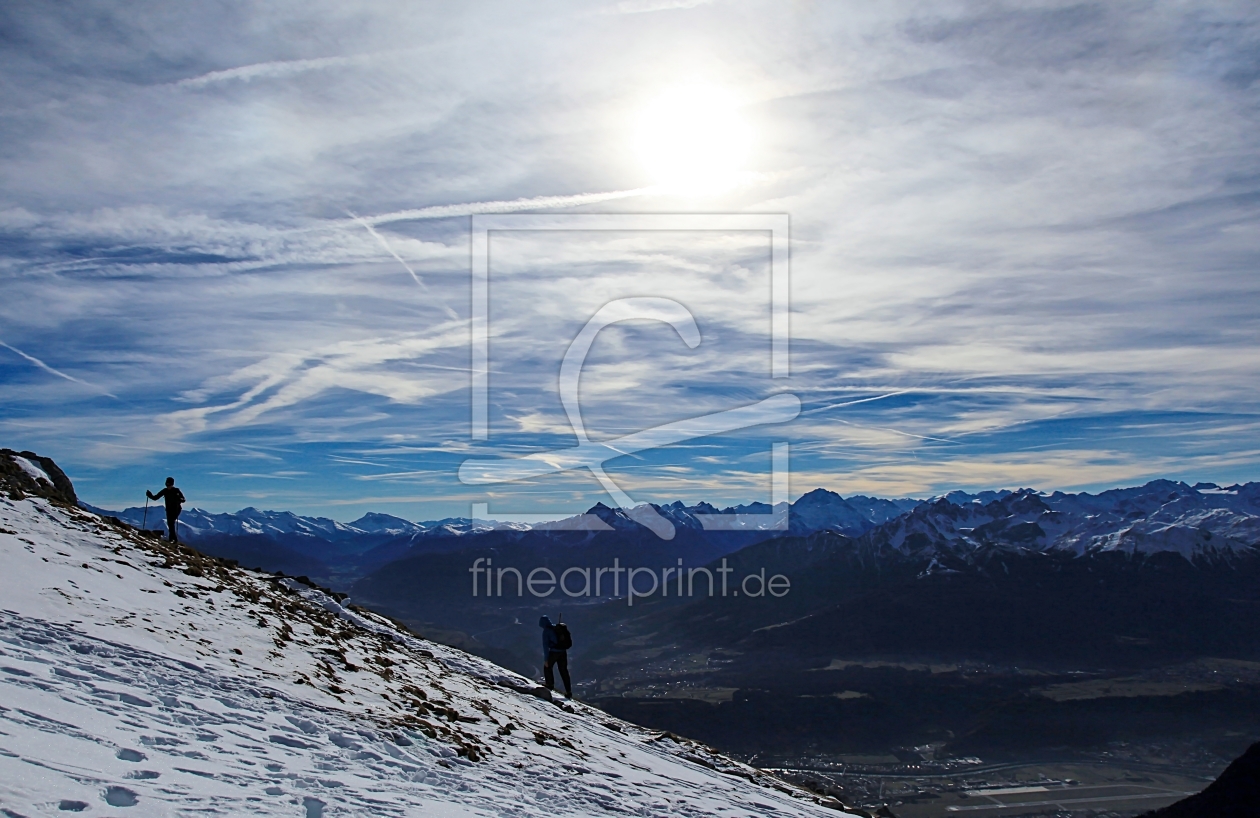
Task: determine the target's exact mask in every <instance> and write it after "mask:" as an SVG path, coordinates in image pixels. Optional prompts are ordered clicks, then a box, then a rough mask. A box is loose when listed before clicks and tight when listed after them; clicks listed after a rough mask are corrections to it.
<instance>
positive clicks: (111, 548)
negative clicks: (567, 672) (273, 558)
mask: <svg viewBox="0 0 1260 818" xmlns="http://www.w3.org/2000/svg"><path fill="white" fill-rule="evenodd" d="M14 496H16V495H11V496H10V498H9V499H3V498H0V564H2V565H3V566H4V570H3V571H2V572H0V620H2V621H3V628H2V630H0V808H2V810H3V814H4V815H7V816H15V815H20V816H34V815H54V814H64V812H65V811H71V812H74V811H78V812H80V813H81V814H84V815H106V814H108V815H114V816H117V815H136V816H157V815H193V814H197V815H205V814H210V815H289V816H303V815H305V816H308V818H312V817H317V816H321V815H326V816H336V815H373V816H377V815H426V816H428V815H433V816H473V815H478V816H489V815H502V816H522V818H524V817H525V816H533V815H544V814H545V815H598V814H604V813H613V812H615V813H618V814H623V815H642V816H648V815H661V816H665V815H731V816H735V815H740V816H754V815H755V816H766V815H781V816H807V815H811V816H819V815H835V814H836V813H835V812H834V802H832V805H831V807H832V808H829V807H828V806H824V805H823V803H822V801H821V800H820V799H819V798H818V797H817V796H814V795H813V794H812V793H808V792H805V791H803V790H798V789H795V788H793V787H790V786H788V785H786V784H784V783H782V782H780V781H778V780H777V779H773V778H771V777H769V776H767V775H765V774H763V773H760V772H759V771H756V770H754V769H752V768H750V767H746V766H744V765H740V764H737V763H735V762H732V761H730V760H728V759H725V758H723V757H721V756H718V755H717V754H715V753H713V752H712V751H710V750H708V749H707V748H705V747H703V746H700V745H697V744H694V743H692V742H688V741H685V740H682V739H675V738H674V737H671V736H661V735H660V734H658V733H653V732H650V731H647V730H644V729H641V728H638V727H635V726H632V725H630V724H627V723H625V722H620V721H618V720H617V719H614V718H612V717H610V716H608V715H606V714H604V713H602V712H600V711H597V710H594V709H591V708H588V707H587V706H585V705H582V704H579V703H573V704H567V703H561V702H559V701H557V702H554V703H553V702H551V701H547V700H545V699H543V698H540V697H539V696H538V695H535V693H537V692H538V691H537V685H536V684H535V683H534V682H532V681H530V680H528V679H525V678H524V677H521V676H518V675H516V674H514V673H511V672H509V671H506V670H503V669H501V668H499V667H497V666H495V665H492V664H490V663H488V662H485V661H483V660H480V659H477V658H475V657H472V656H469V655H467V654H463V653H461V652H459V651H456V650H453V649H449V648H444V647H441V646H439V645H436V644H434V643H430V642H427V641H424V640H421V639H418V638H415V637H412V636H410V635H407V634H404V633H402V632H400V631H399V630H397V629H395V628H394V627H393V626H392V625H391V624H390V623H389V622H387V621H386V620H384V619H382V618H380V617H377V616H375V615H372V614H369V613H367V612H364V611H360V610H358V609H354V608H343V607H342V606H341V605H340V604H338V603H337V602H336V601H335V600H333V599H331V598H329V597H327V596H325V595H324V594H322V593H321V592H319V591H317V590H314V589H310V588H306V587H305V586H300V585H297V584H296V583H295V582H293V581H291V580H277V579H276V578H274V577H271V576H270V575H265V574H256V573H252V572H247V571H243V570H240V569H237V568H234V567H229V566H227V565H223V564H220V563H219V562H217V561H214V560H210V559H207V558H204V557H201V556H200V555H199V554H197V553H196V552H194V551H191V550H189V549H184V548H180V547H178V546H175V547H170V546H167V545H166V544H165V543H163V542H161V541H159V540H154V539H149V538H146V537H142V536H141V535H139V534H137V533H135V532H133V531H131V530H130V529H124V528H119V527H115V526H112V525H110V524H108V523H106V522H104V521H102V520H101V519H100V518H98V517H96V516H95V515H92V514H90V513H89V512H86V511H83V510H80V509H77V508H74V507H71V506H69V505H68V504H64V503H59V502H54V501H51V500H49V499H47V498H42V497H31V498H26V499H12V498H13V497H14ZM578 670H579V672H580V669H578Z"/></svg>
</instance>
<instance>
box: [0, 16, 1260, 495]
mask: <svg viewBox="0 0 1260 818" xmlns="http://www.w3.org/2000/svg"><path fill="white" fill-rule="evenodd" d="M0 32H3V33H2V34H0V87H2V89H3V97H2V98H3V99H4V103H3V108H2V109H0V278H2V280H3V293H4V297H3V298H2V299H0V342H2V343H3V344H4V346H0V382H2V383H3V390H4V391H3V394H4V400H3V402H2V404H0V433H2V435H0V437H2V440H0V445H5V446H9V447H12V448H19V449H22V448H30V449H34V450H36V451H38V452H39V453H41V454H46V455H49V456H52V457H54V458H55V459H56V460H57V461H58V462H59V463H61V464H62V465H63V466H64V467H65V468H66V470H67V471H68V472H69V473H70V475H71V476H72V477H73V478H74V479H75V482H76V485H77V486H78V488H79V491H80V494H81V495H82V496H83V498H84V499H86V500H87V501H89V502H92V503H95V504H98V505H103V506H109V507H118V506H123V505H135V504H138V503H139V502H141V501H142V500H143V490H144V489H145V488H156V487H157V486H159V485H160V482H161V479H162V478H164V477H165V476H166V475H167V474H173V475H175V476H176V477H177V478H178V479H179V482H180V484H181V485H182V486H183V487H184V489H185V492H186V494H187V495H188V496H189V498H190V500H191V502H192V504H193V505H196V506H200V507H203V508H207V509H210V510H214V511H223V510H235V509H237V508H240V507H243V506H246V505H254V506H258V507H263V508H281V509H291V510H294V511H299V512H303V513H320V514H326V515H329V516H333V517H336V518H339V519H352V518H354V517H357V516H358V515H359V514H361V513H362V512H364V511H366V510H369V509H371V510H378V511H384V512H388V513H392V514H397V515H399V516H403V517H408V518H411V519H435V518H439V517H444V516H455V515H467V514H468V510H469V504H470V503H474V502H489V503H490V507H491V509H492V510H493V509H500V510H503V511H507V512H511V511H521V512H530V511H546V512H550V511H553V510H554V511H555V512H556V513H558V514H559V513H566V512H571V511H576V510H581V509H584V508H586V507H588V506H589V505H591V504H593V503H594V502H596V501H599V500H604V501H605V502H608V497H607V496H606V495H604V494H603V493H602V491H601V489H600V487H599V486H598V484H597V483H596V482H595V481H594V480H593V479H592V477H591V476H590V475H589V474H580V473H573V474H560V475H552V476H549V477H545V478H539V479H537V480H533V481H530V482H529V483H527V484H523V485H510V486H497V487H481V486H467V485H463V484H461V483H460V482H459V480H458V479H457V477H456V471H457V469H458V467H459V464H460V463H461V462H463V460H465V459H466V458H468V457H471V456H487V455H505V456H516V455H521V454H528V453H531V452H538V451H544V450H549V449H555V448H560V447H564V446H569V445H572V444H573V441H574V438H573V435H572V432H571V431H570V429H569V425H568V420H567V419H566V417H565V415H564V412H563V409H562V407H561V403H560V399H559V397H558V394H557V391H556V390H557V386H556V384H557V374H558V371H559V363H560V360H561V358H562V357H563V355H564V351H565V349H566V348H567V346H568V344H569V342H570V340H572V338H573V337H574V336H575V335H576V333H577V332H578V330H580V329H581V327H582V326H583V324H584V323H585V321H586V320H587V319H589V318H590V317H591V315H592V314H593V313H594V312H595V310H597V309H598V308H599V307H600V306H601V305H602V304H603V303H605V302H606V301H608V300H610V299H615V298H621V297H627V296H658V297H669V298H673V299H675V300H677V301H678V302H680V303H682V304H684V305H685V306H686V307H687V308H688V310H690V311H691V312H692V314H693V315H694V316H695V318H696V321H697V324H698V326H699V327H700V330H701V334H702V338H703V341H702V343H701V344H700V345H699V346H698V347H696V348H695V349H694V350H693V349H688V348H687V347H686V346H685V345H684V344H683V343H682V342H681V341H680V339H679V337H678V335H677V334H676V333H675V332H674V331H673V330H672V329H670V328H669V327H668V326H666V325H663V324H659V323H655V324H654V323H652V322H630V323H626V324H621V325H616V326H614V327H612V328H609V329H607V330H605V331H604V332H603V333H602V334H601V335H600V336H599V339H598V340H597V342H596V345H595V347H594V348H593V350H592V354H591V357H590V359H589V361H588V364H587V367H586V369H585V370H584V374H583V379H582V393H581V396H582V410H583V414H584V417H585V419H586V422H587V425H588V426H589V427H590V429H591V435H592V437H593V438H596V439H599V438H604V437H609V436H616V435H622V434H626V433H630V432H634V431H637V430H640V429H644V428H647V427H650V426H653V425H655V424H659V423H666V422H669V421H673V420H678V419H680V418H685V417H692V416H695V415H701V414H705V413H709V412H717V411H722V410H724V409H729V408H732V407H734V406H741V405H747V404H750V403H753V402H755V401H757V400H760V399H762V398H765V397H767V396H769V395H772V394H775V393H777V392H783V391H789V392H791V393H793V394H796V395H798V396H799V397H800V399H801V401H802V404H803V411H802V414H801V416H800V417H799V418H798V419H797V420H795V421H792V422H791V423H789V424H785V425H781V426H774V427H770V426H766V427H759V428H754V429H749V430H746V431H744V432H740V433H735V434H730V435H725V436H721V437H714V438H705V439H699V440H694V441H691V442H689V443H684V444H679V445H676V446H672V447H669V448H667V449H663V450H659V451H652V452H647V453H643V454H640V455H638V456H628V457H624V458H618V459H617V460H614V461H612V462H610V463H609V464H608V470H609V474H610V475H612V476H614V478H615V479H616V480H617V482H618V484H619V485H621V486H622V487H623V488H624V489H625V490H626V491H627V492H628V493H629V494H630V495H631V496H633V497H634V498H635V499H636V500H653V501H658V502H659V501H670V500H673V499H684V500H700V499H707V500H710V501H711V502H715V503H718V504H725V503H737V502H744V501H748V500H755V499H756V500H766V499H769V491H770V489H769V478H768V475H767V469H768V464H769V451H770V445H771V443H772V442H773V441H776V440H786V441H789V442H790V443H791V446H792V460H791V463H792V481H791V493H792V495H793V496H796V495H799V494H800V493H803V492H804V491H808V490H810V489H812V488H814V487H815V486H820V485H821V486H826V487H828V488H832V489H834V490H836V491H839V492H841V493H842V494H851V493H867V494H878V495H882V496H928V495H931V494H935V493H941V492H945V491H949V490H952V489H955V488H964V489H966V488H971V489H975V488H1000V487H1018V486H1034V487H1038V488H1042V489H1047V490H1049V489H1055V488H1066V489H1071V488H1090V489H1093V488H1102V487H1110V486H1114V485H1124V484H1133V483H1137V482H1144V481H1145V480H1146V479H1149V478H1152V477H1170V478H1176V479H1184V480H1188V481H1191V482H1194V481H1197V480H1211V481H1217V482H1222V483H1229V482H1235V481H1246V480H1252V479H1256V478H1257V476H1260V470H1258V468H1257V467H1258V465H1260V447H1258V446H1257V445H1256V443H1255V441H1256V440H1257V439H1258V438H1257V431H1258V429H1257V427H1258V425H1260V424H1258V423H1257V417H1258V414H1257V413H1258V412H1260V352H1257V348H1258V344H1257V342H1258V341H1260V337H1258V331H1260V276H1258V275H1257V270H1258V263H1260V238H1258V237H1260V230H1258V229H1257V228H1258V227H1260V224H1257V222H1258V221H1260V219H1258V215H1260V151H1258V147H1260V144H1258V143H1260V137H1258V136H1257V134H1260V121H1258V120H1260V116H1258V113H1260V105H1258V102H1260V81H1258V79H1260V12H1258V11H1257V10H1256V8H1255V5H1254V4H1253V3H1242V2H1239V3H1212V4H1199V3H1149V2H1147V3H1127V2H1106V3H1071V4H1068V3H898V2H889V3H879V4H871V3H821V2H805V1H804V0H802V1H801V2H795V3H743V2H709V3H705V2H694V1H693V0H676V1H675V2H668V1H667V0H659V1H657V0H627V1H626V2H615V1H610V2H595V3H587V4H580V3H541V4H516V3H479V4H422V3H344V2H342V3H320V2H303V3H285V2H277V3H268V4H251V5H227V4H215V3H199V4H193V5H189V4H183V3H162V2H155V3H135V4H124V5H119V4H112V3H65V4H55V5H51V4H39V3H11V4H6V5H5V7H4V8H3V9H2V10H0ZM679 88H684V89H686V88H690V89H698V90H694V91H693V92H692V93H694V94H696V95H697V96H696V99H697V100H698V102H699V103H704V102H705V100H706V99H709V98H712V99H715V100H720V101H721V104H722V105H723V106H725V107H724V108H722V109H721V110H722V112H723V115H729V116H730V117H732V120H731V121H732V122H734V123H736V124H735V125H728V124H723V125H722V126H721V130H720V132H719V133H717V135H716V136H714V137H713V139H714V140H715V145H714V149H715V151H717V148H719V147H721V146H720V145H719V144H716V143H720V142H722V140H724V139H725V138H726V137H727V135H729V133H731V132H732V131H733V130H734V129H735V128H736V127H738V128H740V129H742V130H741V131H740V133H741V134H743V136H744V137H746V140H747V149H746V151H745V152H744V153H743V154H742V155H741V157H740V159H739V162H738V167H735V168H733V170H732V173H731V175H730V179H729V180H728V181H729V184H726V185H725V186H715V187H713V188H711V189H687V188H686V187H685V186H680V185H672V184H670V180H669V179H663V178H662V177H661V176H660V170H659V167H657V166H655V165H653V163H652V162H651V161H650V157H647V158H645V155H644V148H643V137H642V136H641V134H642V132H643V127H644V124H643V123H644V121H645V120H644V117H645V116H648V115H649V114H647V113H645V112H649V111H652V110H655V109H654V108H653V106H654V104H655V103H656V101H658V100H660V99H663V98H668V97H669V95H670V94H671V93H674V92H675V91H676V90H677V89H679ZM706 95H708V96H706ZM700 108H701V109H703V104H701V105H700ZM705 110H707V109H705ZM722 122H724V123H725V122H726V121H725V120H722ZM706 138H707V137H706ZM702 158H703V157H702ZM513 211H519V212H543V213H613V212H628V213H783V214H788V216H789V217H790V219H791V225H792V228H791V229H792V234H791V253H792V263H791V294H792V315H791V337H792V347H791V367H792V374H791V377H790V378H785V379H773V380H772V379H770V378H769V377H768V366H769V355H768V352H767V350H768V341H767V331H768V306H767V301H766V294H767V291H768V286H769V285H768V281H769V266H768V255H767V252H768V251H767V250H766V245H765V242H764V241H763V240H762V237H760V236H757V235H753V234H746V233H738V232H730V233H722V232H717V233H712V234H704V235H698V234H695V233H691V234H688V233H686V232H685V231H684V232H674V233H671V232H668V231H667V232H664V233H661V234H659V235H658V234H651V235H646V234H635V233H616V232H613V233H600V234H589V233H581V232H578V231H573V232H566V231H555V232H550V233H547V234H541V233H540V234H524V233H522V234H519V235H512V236H505V237H502V239H501V240H500V239H495V244H494V246H493V251H492V279H491V280H492V289H491V315H490V323H491V332H492V341H491V362H490V370H491V374H490V429H491V434H490V439H489V440H488V441H486V442H480V443H474V441H472V439H471V438H470V434H469V429H470V426H469V424H470V393H469V366H470V352H469V348H470V328H469V318H470V275H469V258H470V215H471V214H474V213H489V212H513ZM355 217H358V218H355ZM369 227H370V228H371V229H369ZM872 398H874V400H869V399H872Z"/></svg>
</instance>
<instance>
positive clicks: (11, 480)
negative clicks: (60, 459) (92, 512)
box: [0, 449, 79, 506]
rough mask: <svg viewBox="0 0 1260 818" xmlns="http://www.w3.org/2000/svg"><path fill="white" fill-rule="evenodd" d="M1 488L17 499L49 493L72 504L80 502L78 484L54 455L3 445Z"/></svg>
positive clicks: (75, 504)
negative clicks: (7, 447)
mask: <svg viewBox="0 0 1260 818" xmlns="http://www.w3.org/2000/svg"><path fill="white" fill-rule="evenodd" d="M0 489H3V490H4V491H5V492H6V493H7V494H8V495H9V496H10V497H12V498H13V499H15V500H19V499H22V498H23V497H25V496H27V495H34V496H36V497H47V498H48V499H50V500H55V501H58V502H62V503H68V504H69V505H72V506H77V505H78V504H79V498H78V497H77V496H76V495H75V493H74V484H73V483H71V482H70V478H69V477H66V473H65V472H63V471H62V470H61V467H60V466H58V465H57V464H56V463H54V462H53V459H52V458H51V457H40V456H39V455H37V454H35V453H34V452H25V451H23V452H16V451H14V450H13V449H0Z"/></svg>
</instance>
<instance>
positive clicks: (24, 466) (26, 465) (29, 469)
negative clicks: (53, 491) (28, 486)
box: [10, 454, 52, 486]
mask: <svg viewBox="0 0 1260 818" xmlns="http://www.w3.org/2000/svg"><path fill="white" fill-rule="evenodd" d="M10 459H11V460H12V461H13V462H14V463H16V464H17V467H18V468H19V469H21V470H22V471H24V472H26V473H27V474H28V475H30V476H31V477H32V478H34V479H35V480H47V481H48V485H50V486H51V485H52V479H51V478H50V477H49V476H48V472H46V471H44V470H43V469H41V468H40V467H39V466H37V465H36V464H34V463H32V462H31V461H30V460H28V459H27V458H25V457H22V456H21V455H16V454H15V455H13V457H11V458H10Z"/></svg>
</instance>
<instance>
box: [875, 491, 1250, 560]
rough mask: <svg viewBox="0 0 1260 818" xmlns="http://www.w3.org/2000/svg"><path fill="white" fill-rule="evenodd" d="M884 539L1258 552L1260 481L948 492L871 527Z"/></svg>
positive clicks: (941, 546)
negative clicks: (1090, 490) (1088, 490)
mask: <svg viewBox="0 0 1260 818" xmlns="http://www.w3.org/2000/svg"><path fill="white" fill-rule="evenodd" d="M869 539H870V540H871V541H872V543H873V544H874V545H875V546H876V547H878V548H887V549H891V550H894V551H900V552H903V553H915V552H922V553H924V554H928V553H940V554H954V555H967V554H970V553H972V552H976V551H977V550H981V549H985V548H1003V549H1013V550H1025V551H1051V550H1055V551H1067V552H1070V553H1075V554H1077V555H1084V554H1093V553H1105V552H1111V551H1117V552H1123V553H1128V554H1154V553H1164V552H1172V553H1177V554H1180V555H1181V556H1183V557H1185V558H1186V559H1191V560H1192V559H1194V558H1197V557H1200V556H1205V557H1213V558H1215V557H1231V556H1236V555H1242V554H1247V555H1250V554H1253V553H1254V552H1255V550H1256V548H1257V546H1260V484H1257V483H1248V484H1246V485H1241V486H1233V487H1230V489H1228V490H1222V489H1219V488H1218V487H1216V486H1215V485H1213V484H1200V485H1197V486H1188V485H1186V484H1185V483H1175V482H1172V481H1168V480H1155V481H1152V482H1150V483H1147V484H1146V485H1145V486H1140V487H1135V488H1130V489H1114V490H1112V491H1106V492H1102V493H1100V494H1098V495H1091V494H1084V493H1082V494H1065V493H1063V492H1055V493H1053V494H1049V495H1044V494H1039V493H1037V492H1035V491H1032V490H1027V489H1025V490H1020V491H1017V492H1006V493H1004V494H999V495H997V496H996V497H995V498H993V499H990V500H989V501H988V502H984V500H983V498H979V497H972V496H970V495H962V496H961V497H957V496H954V495H947V496H946V497H942V498H938V499H937V500H936V501H935V502H930V503H924V504H923V505H921V506H919V507H918V508H916V509H914V511H912V512H911V513H909V514H907V515H905V516H904V517H901V518H899V519H897V520H894V521H892V522H891V523H889V524H887V525H885V526H883V527H881V528H880V529H877V530H876V531H874V532H872V533H871V535H870V537H869Z"/></svg>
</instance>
